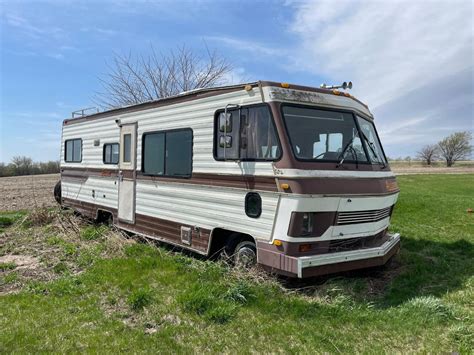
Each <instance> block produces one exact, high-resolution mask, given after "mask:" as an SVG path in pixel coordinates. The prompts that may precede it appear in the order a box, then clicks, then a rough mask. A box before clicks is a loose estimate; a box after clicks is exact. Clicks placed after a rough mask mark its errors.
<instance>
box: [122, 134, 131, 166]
mask: <svg viewBox="0 0 474 355" xmlns="http://www.w3.org/2000/svg"><path fill="white" fill-rule="evenodd" d="M131 154H132V135H131V134H130V133H128V134H124V135H123V162H124V163H130V162H131V161H132V160H131Z"/></svg>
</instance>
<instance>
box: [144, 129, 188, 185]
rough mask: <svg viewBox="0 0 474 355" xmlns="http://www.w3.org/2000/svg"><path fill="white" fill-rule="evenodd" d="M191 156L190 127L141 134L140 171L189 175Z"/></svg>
mask: <svg viewBox="0 0 474 355" xmlns="http://www.w3.org/2000/svg"><path fill="white" fill-rule="evenodd" d="M192 156H193V132H192V130H190V129H185V130H178V131H167V132H166V131H165V132H156V133H146V134H145V135H144V136H143V169H142V171H143V172H144V173H145V174H149V175H163V176H174V177H190V176H191V173H192Z"/></svg>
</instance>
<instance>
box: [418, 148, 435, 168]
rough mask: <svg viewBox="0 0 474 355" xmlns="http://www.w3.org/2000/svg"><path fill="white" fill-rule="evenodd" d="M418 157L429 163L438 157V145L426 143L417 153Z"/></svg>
mask: <svg viewBox="0 0 474 355" xmlns="http://www.w3.org/2000/svg"><path fill="white" fill-rule="evenodd" d="M417 156H418V158H420V159H421V160H423V161H424V162H426V164H427V165H431V163H432V162H433V160H435V159H437V158H438V145H437V144H427V145H425V146H424V147H423V148H421V150H419V151H418V153H417Z"/></svg>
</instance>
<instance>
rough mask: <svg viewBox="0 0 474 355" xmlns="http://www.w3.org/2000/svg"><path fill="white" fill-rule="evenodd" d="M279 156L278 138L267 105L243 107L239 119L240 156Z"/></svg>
mask: <svg viewBox="0 0 474 355" xmlns="http://www.w3.org/2000/svg"><path fill="white" fill-rule="evenodd" d="M279 156H280V151H279V147H278V139H277V136H276V133H275V127H274V126H273V122H272V117H271V116H270V111H269V109H268V107H267V106H260V107H251V108H244V109H242V110H241V120H240V158H241V159H259V160H260V159H262V160H267V159H270V160H274V159H276V158H278V157H279Z"/></svg>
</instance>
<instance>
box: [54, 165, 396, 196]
mask: <svg viewBox="0 0 474 355" xmlns="http://www.w3.org/2000/svg"><path fill="white" fill-rule="evenodd" d="M117 174H118V169H92V168H76V167H74V168H69V167H68V168H62V169H61V178H62V179H66V181H67V180H70V179H77V180H76V181H80V182H83V181H85V180H87V178H88V177H89V176H94V177H111V178H115V177H117ZM123 177H124V178H127V179H132V178H133V171H132V170H123ZM137 181H155V182H173V183H182V184H193V185H205V186H218V187H229V188H236V189H246V190H258V191H269V192H277V191H278V185H281V184H288V185H289V189H286V190H285V191H284V192H286V193H296V194H322V195H334V196H340V195H364V196H367V195H371V196H379V195H392V194H395V193H398V192H399V191H400V190H399V189H398V185H397V181H396V179H395V177H388V178H333V177H321V178H319V177H318V178H314V177H312V178H291V179H289V178H283V177H280V178H278V185H277V182H276V179H275V177H273V176H251V175H220V174H207V173H193V174H192V176H191V178H187V179H183V178H173V177H165V176H150V175H144V174H143V173H141V172H137Z"/></svg>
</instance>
